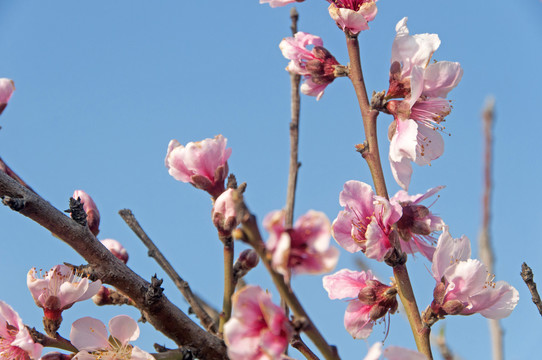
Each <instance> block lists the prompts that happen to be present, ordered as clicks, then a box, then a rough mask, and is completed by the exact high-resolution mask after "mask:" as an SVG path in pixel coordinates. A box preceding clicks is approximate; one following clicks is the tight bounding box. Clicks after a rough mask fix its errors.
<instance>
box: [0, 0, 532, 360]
mask: <svg viewBox="0 0 542 360" xmlns="http://www.w3.org/2000/svg"><path fill="white" fill-rule="evenodd" d="M327 5H328V4H327V2H325V1H323V0H308V1H306V2H304V3H300V4H297V5H296V7H297V9H298V12H299V13H300V22H299V30H301V31H306V32H310V33H313V34H316V35H319V36H321V37H322V39H323V40H324V46H325V47H326V48H328V49H329V50H330V51H331V52H332V53H333V55H334V56H335V57H336V58H337V60H338V61H339V62H341V63H342V64H346V63H347V61H348V60H347V58H348V57H347V52H346V47H345V42H344V35H343V33H342V32H341V31H339V30H338V29H337V27H336V25H335V24H334V23H333V21H332V20H331V19H330V18H329V15H328V14H327ZM290 7H291V6H287V7H285V8H276V9H271V8H270V7H269V6H267V5H259V4H258V2H257V0H250V1H242V2H218V1H215V2H179V1H161V2H152V3H151V2H147V1H127V0H122V1H121V0H119V1H115V2H106V1H96V2H92V4H91V3H85V2H73V1H50V2H47V3H45V2H31V1H2V2H1V3H0V45H1V46H2V49H3V51H2V54H3V56H2V57H0V69H1V71H0V76H3V77H9V78H11V79H13V80H14V81H15V84H16V88H17V90H16V92H15V94H14V95H13V97H12V100H11V102H10V103H9V105H8V107H7V109H6V110H5V112H4V113H3V114H2V116H0V125H1V126H2V129H1V130H0V156H1V157H2V158H3V159H4V160H5V161H6V162H7V163H8V164H9V165H10V166H11V167H12V168H13V169H14V170H15V171H16V172H17V173H19V175H20V176H21V177H22V178H23V179H25V180H26V181H27V182H28V183H29V184H30V185H31V186H32V187H33V188H34V189H35V190H36V191H37V192H38V193H39V194H40V195H42V196H43V197H44V198H45V199H47V200H48V201H50V202H51V203H52V204H53V205H54V206H56V207H58V208H60V209H65V208H67V206H68V205H67V204H68V198H69V197H70V196H71V194H72V193H73V190H75V189H83V190H85V191H87V192H88V193H89V194H90V195H91V196H92V197H93V198H94V200H95V202H96V203H97V205H98V207H99V209H100V212H101V216H102V225H101V233H100V235H99V238H102V239H103V238H114V239H117V240H119V241H121V242H122V243H123V244H125V246H126V247H127V248H128V251H129V253H130V260H129V262H128V264H129V265H130V266H131V267H132V268H133V269H134V270H135V271H136V272H138V273H139V274H140V275H142V276H143V277H144V278H146V279H150V277H151V276H152V275H153V274H154V273H157V274H158V276H159V277H165V275H164V274H163V272H162V271H161V270H160V269H159V268H158V267H157V265H155V264H154V263H153V261H152V260H151V259H150V258H148V257H147V256H146V250H145V249H144V247H143V245H142V244H140V243H139V242H138V240H137V239H136V237H135V236H134V235H133V234H132V233H131V232H130V230H129V229H128V228H127V226H126V225H125V224H124V223H123V221H122V220H121V218H120V217H119V216H118V215H117V212H118V210H120V209H122V208H130V209H132V210H133V212H134V214H135V215H136V217H137V218H138V219H139V221H140V222H141V223H142V225H143V227H144V228H145V229H146V230H147V232H148V233H149V235H150V236H151V238H153V240H154V241H155V242H156V243H157V244H158V246H159V247H160V248H161V249H162V251H164V252H165V253H166V254H168V257H169V259H170V261H171V262H172V263H173V264H174V266H175V267H176V268H177V270H178V271H179V272H180V274H181V275H182V276H183V277H184V278H185V279H186V280H188V281H189V282H190V284H191V285H192V288H193V289H194V290H195V291H196V292H197V293H199V294H201V295H202V296H203V297H204V298H206V299H208V301H210V302H211V303H213V304H214V305H215V306H217V307H218V306H219V305H220V304H221V298H222V295H221V293H222V285H221V283H220V281H221V278H222V265H221V260H220V259H221V254H222V249H221V246H220V242H219V241H218V239H217V238H216V234H215V233H216V230H215V229H214V228H213V226H212V224H211V222H210V211H211V203H210V200H209V198H208V196H207V195H206V194H205V193H203V192H201V191H198V190H196V189H194V188H192V187H191V186H190V185H187V184H183V183H180V182H177V181H175V180H174V179H173V178H172V177H171V176H169V175H168V173H167V170H166V169H165V167H164V162H163V160H164V156H165V154H166V149H167V144H168V142H169V140H171V139H173V138H176V139H178V140H179V141H180V142H181V143H187V142H189V141H197V140H201V139H204V138H208V137H213V136H214V135H216V134H219V133H221V134H223V135H224V136H225V137H227V138H228V145H229V146H230V147H231V148H232V149H233V154H232V156H231V158H230V161H229V165H230V170H231V172H233V173H234V174H235V175H236V176H237V178H238V180H239V181H240V182H243V181H246V182H247V183H248V188H247V193H246V199H247V202H248V205H249V206H250V208H251V209H252V210H253V212H255V213H256V214H257V215H258V217H259V219H263V217H264V216H265V214H267V213H268V212H269V211H271V210H275V209H279V208H281V207H282V206H283V204H284V202H285V194H286V181H287V169H288V151H289V137H288V123H289V92H290V90H289V77H288V74H287V72H286V71H284V67H285V66H286V64H287V61H286V60H285V59H284V58H283V57H282V55H281V53H280V51H279V49H278V44H279V42H280V40H281V39H282V38H283V37H285V36H289V35H290V31H289V23H290V20H289V17H288V13H289V10H290ZM378 8H379V14H378V15H377V17H376V19H375V20H374V21H373V22H372V23H370V27H371V29H370V30H369V31H366V32H364V33H362V34H361V35H360V43H361V55H362V64H363V68H364V74H365V77H366V82H367V87H368V90H369V91H370V92H371V91H372V90H376V91H380V90H384V89H386V88H387V84H388V71H389V65H390V64H389V59H390V51H391V43H392V41H393V38H394V35H395V24H396V23H397V21H399V20H400V19H401V18H402V17H404V16H408V18H409V20H408V25H409V28H410V31H411V33H412V34H414V33H426V32H428V33H437V34H439V37H440V39H441V41H442V44H441V46H440V48H439V50H438V51H437V52H436V53H435V55H434V58H435V59H436V60H449V61H458V62H460V63H461V64H462V66H463V68H464V76H463V79H462V81H461V84H460V85H459V86H458V88H456V89H455V90H453V91H452V92H451V93H450V95H449V98H451V99H452V100H453V106H454V110H453V112H452V114H451V115H450V116H449V117H448V118H447V129H448V130H449V132H450V133H451V136H450V137H447V138H446V150H445V152H444V155H443V156H442V157H441V158H440V159H438V160H436V161H434V162H433V164H432V166H431V167H424V168H420V167H414V175H413V178H412V183H411V193H421V192H425V191H426V190H427V189H428V188H431V187H434V186H437V185H446V186H447V187H446V189H444V190H443V191H441V193H440V195H441V196H440V198H439V200H438V201H437V203H436V204H435V205H433V207H432V209H433V210H434V211H435V212H437V213H439V215H440V216H442V217H443V219H444V221H445V222H446V223H447V224H449V226H450V231H451V233H452V235H454V236H455V237H459V236H460V235H462V234H465V235H467V236H468V237H469V238H470V239H471V240H472V241H473V249H477V246H476V245H475V241H476V238H477V236H478V231H479V227H480V204H481V187H482V177H481V176H482V167H481V166H482V163H481V159H482V132H481V129H482V127H481V120H480V112H481V108H482V106H483V103H484V101H485V99H486V97H487V96H488V95H493V96H494V97H495V99H496V112H497V119H496V126H495V156H496V163H495V167H494V176H495V192H494V202H493V209H492V210H493V223H492V234H493V237H494V241H495V251H496V254H497V259H496V260H497V264H496V278H497V280H506V281H508V282H509V283H511V284H512V285H513V286H515V287H516V288H517V289H518V291H519V292H520V303H519V305H518V306H517V308H516V310H515V311H514V312H513V313H512V315H511V316H510V317H509V318H507V319H505V320H504V321H503V322H502V324H503V326H504V328H505V331H506V333H505V334H506V335H505V353H506V358H507V359H525V358H529V357H531V356H532V354H533V353H535V351H537V352H538V342H539V335H540V333H541V331H542V325H541V322H540V318H538V313H537V312H536V308H535V307H534V305H533V304H532V303H531V302H530V294H529V293H528V291H527V288H526V286H525V284H523V282H522V280H521V278H520V277H519V272H520V269H521V263H522V262H523V261H526V262H527V263H528V264H529V265H530V266H531V267H532V268H533V270H534V272H535V280H537V279H542V260H541V258H540V254H541V253H542V245H541V244H542V242H541V240H542V238H541V235H540V230H539V225H540V224H541V223H542V211H541V210H540V205H539V204H540V191H539V190H538V188H537V187H536V186H539V183H540V181H539V179H540V176H541V175H542V170H541V166H540V164H541V163H540V159H539V152H540V151H539V149H538V146H537V144H538V143H539V142H540V140H539V136H540V133H541V132H542V125H541V122H540V121H539V119H540V114H539V111H538V105H539V104H540V102H541V100H542V98H541V95H540V89H539V87H540V86H539V84H540V82H541V80H542V79H541V76H540V71H539V66H540V64H541V63H542V49H541V46H540V44H541V40H542V22H540V18H541V15H542V4H541V3H540V2H539V1H534V0H531V1H522V2H515V3H510V2H509V1H501V0H498V1H492V2H486V1H480V0H478V1H471V2H468V3H466V2H460V3H458V2H443V1H430V0H415V1H409V2H405V1H389V0H388V1H386V0H382V1H379V2H378ZM390 121H391V118H390V117H389V116H386V115H381V116H380V117H379V134H380V138H381V140H380V147H381V152H382V153H383V154H384V156H383V158H384V160H385V159H386V155H385V154H386V152H387V149H388V142H387V140H386V133H387V127H388V124H389V123H390ZM363 140H364V135H363V128H362V123H361V118H360V115H359V109H358V105H357V103H356V101H355V97H354V92H353V89H352V86H351V85H350V83H349V81H347V79H337V80H336V81H335V82H334V83H333V84H331V86H329V87H328V88H327V89H326V93H325V95H324V96H323V98H322V99H321V100H320V101H319V102H316V101H315V99H314V98H311V97H305V96H304V97H302V103H301V135H300V160H301V162H302V167H301V169H300V175H299V186H298V198H297V199H298V200H297V203H296V211H295V213H296V217H297V216H300V215H301V214H303V213H305V212H306V211H307V210H309V209H315V210H319V211H323V212H325V213H326V214H327V215H328V216H329V218H330V220H333V219H334V218H335V217H336V215H337V213H338V211H339V210H340V207H339V204H338V196H339V192H340V191H341V189H342V186H343V184H344V182H346V181H348V180H351V179H356V180H361V181H366V182H369V183H370V175H369V172H368V169H367V167H366V165H365V163H364V161H362V159H361V157H360V156H359V154H358V153H356V152H354V151H353V147H354V145H355V144H357V143H360V142H362V141H363ZM383 166H384V171H385V175H386V179H387V181H388V188H389V190H390V193H394V192H395V191H397V190H399V188H398V186H397V185H396V184H395V183H394V182H393V178H392V176H391V173H390V170H389V165H388V163H387V161H385V162H384V164H383ZM0 226H1V229H2V237H1V238H2V244H3V247H2V251H0V264H1V268H2V269H3V271H4V275H3V276H1V277H0V286H1V287H2V289H3V291H2V294H1V296H0V298H1V299H2V300H4V301H6V302H8V303H10V304H11V305H12V306H13V307H14V308H15V309H16V310H17V311H18V312H19V313H20V314H21V316H22V317H23V319H24V321H25V322H26V323H27V324H29V325H31V326H36V327H39V326H40V325H41V316H42V315H41V310H40V309H38V308H37V307H36V306H34V303H33V300H32V298H31V296H30V294H29V292H28V290H27V288H26V284H25V278H26V273H27V272H28V270H29V269H30V268H31V267H33V266H35V267H37V268H44V269H47V268H49V267H51V266H53V265H55V264H57V263H62V262H64V261H65V262H70V263H82V258H81V257H80V256H79V255H77V254H76V253H75V252H74V251H73V250H71V249H70V248H69V247H68V246H66V245H65V244H63V243H61V242H60V241H58V240H57V239H56V238H54V237H52V236H51V234H50V233H48V232H47V231H46V230H44V229H42V228H40V227H39V226H38V225H36V224H34V223H33V222H31V221H30V220H28V219H26V218H23V217H22V216H20V215H18V214H16V213H13V212H11V211H10V210H9V209H1V210H0ZM239 248H243V247H242V245H241V246H239ZM476 253H477V250H474V254H476ZM361 256H362V255H360V254H354V255H352V254H349V253H347V252H346V251H344V250H341V259H340V262H339V265H338V267H337V270H338V269H341V268H346V267H347V268H355V266H356V265H355V259H356V258H359V257H361ZM368 263H369V265H370V266H371V267H372V268H374V270H375V272H376V273H377V274H378V275H379V276H380V277H381V278H382V279H383V280H386V279H388V278H389V277H390V276H391V269H389V268H388V267H386V266H384V265H382V264H379V263H376V262H371V261H369V262H368ZM408 266H409V270H410V272H411V277H412V278H413V279H414V282H415V284H414V288H415V292H416V295H417V297H418V299H419V306H420V307H421V308H425V307H426V306H427V305H428V304H429V302H430V301H431V295H432V289H433V286H434V282H433V280H432V278H431V276H430V274H429V271H428V268H430V265H429V263H428V262H426V261H425V260H424V259H422V258H421V257H417V258H416V259H415V260H412V259H410V260H409V262H408ZM247 281H249V282H251V283H258V284H260V285H261V286H262V287H264V288H265V287H268V288H271V286H272V285H271V283H270V281H269V278H268V276H267V274H266V273H265V271H264V269H263V268H262V267H261V266H259V267H258V268H257V269H256V270H255V271H254V272H252V273H250V274H249V275H248V278H247ZM164 284H165V288H166V291H165V294H166V295H167V296H168V297H169V298H170V299H171V300H173V301H174V302H176V303H177V304H179V306H180V307H181V308H183V309H186V304H185V303H184V301H183V300H182V298H181V296H180V295H179V294H178V292H177V291H176V289H175V287H174V285H173V284H172V283H171V282H170V281H169V280H167V279H166V280H165V282H164ZM293 286H294V289H295V291H296V292H297V293H298V294H299V297H300V299H301V302H302V303H303V304H304V305H305V306H306V308H307V310H308V312H309V314H310V315H311V316H312V317H313V318H314V320H315V321H316V323H317V325H318V327H319V328H320V329H321V330H322V332H323V333H324V336H325V337H326V338H327V339H328V341H329V342H330V343H333V344H336V345H337V346H338V347H339V352H340V354H341V355H342V357H343V359H359V358H363V356H364V354H365V351H366V348H367V344H366V343H365V342H364V341H360V340H353V339H352V338H351V337H350V336H349V335H348V333H347V332H346V330H344V327H343V325H342V319H343V314H344V310H345V308H346V303H344V302H341V301H336V300H335V301H331V300H329V299H328V298H327V294H326V293H325V291H324V290H323V288H322V287H321V277H320V276H315V277H311V276H299V277H297V278H295V279H294V280H293ZM274 299H275V300H276V301H277V302H278V295H277V294H274ZM119 313H126V314H129V315H131V316H133V317H135V318H138V317H139V315H138V313H137V311H134V310H133V309H125V308H117V307H115V308H96V307H94V306H93V305H92V304H86V303H85V304H76V305H75V306H74V307H73V308H72V309H71V310H70V311H67V312H65V314H64V318H65V323H64V324H63V325H62V327H61V330H60V332H61V333H62V334H64V335H65V336H68V333H69V325H70V324H71V322H72V321H74V320H75V319H77V318H79V317H82V316H94V317H98V318H100V319H102V320H104V321H107V320H108V319H109V318H110V317H112V316H113V315H115V314H119ZM442 325H446V333H447V337H448V341H449V343H450V346H451V347H452V349H453V350H454V351H455V352H456V353H457V354H458V355H459V356H461V357H462V358H464V359H489V358H490V354H489V350H488V349H489V337H488V328H487V321H486V320H485V319H484V318H483V317H481V316H480V315H474V316H469V317H450V318H448V319H446V320H445V321H441V322H439V323H437V324H436V325H435V327H434V330H435V332H436V331H437V330H438V329H439V328H440V327H441V326H442ZM141 328H142V337H141V339H140V340H139V341H138V345H139V346H140V347H142V348H144V349H146V350H149V351H150V350H152V344H153V343H154V342H158V343H165V344H166V345H168V346H173V343H172V342H171V341H169V340H168V339H166V338H164V337H163V336H162V335H161V334H159V333H157V332H155V331H154V330H153V329H152V328H151V327H150V325H148V324H142V325H141ZM409 331H410V330H409V326H408V324H407V321H406V319H405V317H404V316H403V314H402V313H399V314H398V315H395V316H393V317H392V319H391V326H390V334H389V336H388V338H387V339H386V344H389V345H391V344H393V345H401V346H406V347H409V348H414V347H415V345H414V342H413V340H412V337H411V335H410V333H409ZM384 332H385V326H383V325H380V326H377V327H375V331H374V332H373V335H372V336H371V338H370V339H369V342H370V343H371V344H372V343H373V342H375V341H380V340H383V339H384ZM473 339H475V340H474V341H473ZM292 356H293V357H295V358H301V356H300V355H299V354H298V353H295V352H293V353H292ZM436 358H439V355H437V356H436Z"/></svg>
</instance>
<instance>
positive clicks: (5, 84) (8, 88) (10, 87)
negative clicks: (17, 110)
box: [0, 78, 15, 105]
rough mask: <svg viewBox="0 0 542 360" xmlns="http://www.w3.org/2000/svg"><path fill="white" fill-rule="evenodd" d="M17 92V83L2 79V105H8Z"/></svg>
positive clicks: (0, 84) (0, 88)
mask: <svg viewBox="0 0 542 360" xmlns="http://www.w3.org/2000/svg"><path fill="white" fill-rule="evenodd" d="M14 91H15V83H14V82H13V80H11V79H6V78H0V105H1V104H4V105H5V104H7V103H8V102H9V99H11V95H13V92H14Z"/></svg>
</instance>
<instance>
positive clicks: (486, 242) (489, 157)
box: [478, 98, 504, 360]
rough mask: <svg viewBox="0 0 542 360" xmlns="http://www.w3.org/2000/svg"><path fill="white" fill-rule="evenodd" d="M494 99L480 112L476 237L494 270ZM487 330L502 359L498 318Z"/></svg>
mask: <svg viewBox="0 0 542 360" xmlns="http://www.w3.org/2000/svg"><path fill="white" fill-rule="evenodd" d="M494 108H495V100H494V99H493V98H489V99H488V100H487V102H486V106H485V109H484V111H483V113H482V121H483V124H484V148H485V149H484V195H483V198H482V229H481V231H480V237H479V239H478V247H479V251H480V259H482V262H483V263H485V264H486V266H487V271H489V273H491V274H495V272H494V263H495V254H494V252H493V249H492V247H491V231H490V225H491V190H492V188H493V186H492V178H491V165H492V162H493V122H494ZM488 323H489V332H490V334H491V344H492V346H491V347H492V351H493V360H503V358H504V355H503V347H504V344H503V330H502V327H501V324H500V322H499V320H498V319H488Z"/></svg>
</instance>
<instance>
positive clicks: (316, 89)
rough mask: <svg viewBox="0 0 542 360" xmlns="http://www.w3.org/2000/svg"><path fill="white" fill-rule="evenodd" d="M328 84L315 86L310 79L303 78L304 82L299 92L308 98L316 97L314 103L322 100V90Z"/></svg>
mask: <svg viewBox="0 0 542 360" xmlns="http://www.w3.org/2000/svg"><path fill="white" fill-rule="evenodd" d="M327 85H328V84H321V85H319V84H316V83H314V82H313V81H312V79H311V78H310V77H306V78H305V82H303V84H301V87H300V90H301V92H302V93H303V94H305V95H308V96H316V101H318V100H320V99H321V98H322V95H324V90H325V88H326V86H327Z"/></svg>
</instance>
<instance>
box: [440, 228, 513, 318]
mask: <svg viewBox="0 0 542 360" xmlns="http://www.w3.org/2000/svg"><path fill="white" fill-rule="evenodd" d="M470 255H471V249H470V241H469V239H468V238H467V237H466V236H462V237H461V238H459V239H454V238H452V237H451V235H450V233H449V232H448V228H447V227H444V230H443V233H442V235H441V236H440V237H439V240H438V245H437V249H436V251H435V254H434V256H433V265H432V267H431V270H432V272H433V277H434V278H435V280H436V281H437V286H436V287H435V291H434V297H435V298H434V300H433V302H432V304H431V310H432V312H433V314H434V315H436V316H437V317H438V318H443V317H444V316H445V315H471V314H474V313H480V314H482V316H484V317H486V318H490V319H501V318H505V317H507V316H508V315H510V313H511V312H512V310H514V308H515V307H516V305H517V303H518V300H519V293H518V291H517V290H516V289H515V288H514V287H512V286H510V285H509V284H508V283H506V282H504V281H498V282H496V283H495V282H493V278H494V276H493V275H491V274H489V273H488V271H487V267H486V266H485V265H484V264H483V263H482V262H480V261H479V260H474V259H470Z"/></svg>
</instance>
